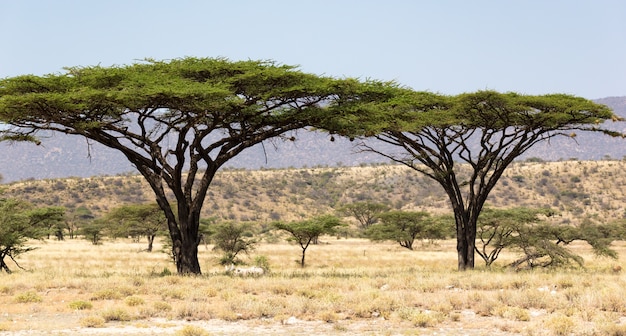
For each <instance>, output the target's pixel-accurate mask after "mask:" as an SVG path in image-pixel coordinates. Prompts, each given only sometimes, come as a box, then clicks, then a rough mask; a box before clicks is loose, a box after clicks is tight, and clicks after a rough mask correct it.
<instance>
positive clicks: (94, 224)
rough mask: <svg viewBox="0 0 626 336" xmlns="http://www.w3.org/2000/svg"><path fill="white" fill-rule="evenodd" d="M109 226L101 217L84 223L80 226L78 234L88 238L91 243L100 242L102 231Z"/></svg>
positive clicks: (98, 243)
mask: <svg viewBox="0 0 626 336" xmlns="http://www.w3.org/2000/svg"><path fill="white" fill-rule="evenodd" d="M108 228H109V224H108V223H107V222H106V221H105V220H104V219H102V218H98V219H95V220H92V221H88V222H86V223H84V224H83V225H82V226H81V227H80V230H79V231H80V234H81V235H83V237H85V239H87V240H89V241H90V242H91V243H92V244H93V245H100V244H102V237H103V236H104V231H105V230H106V229H108Z"/></svg>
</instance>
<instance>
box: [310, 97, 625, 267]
mask: <svg viewBox="0 0 626 336" xmlns="http://www.w3.org/2000/svg"><path fill="white" fill-rule="evenodd" d="M366 89H367V90H369V91H368V92H367V93H364V92H359V90H358V89H356V90H354V91H352V92H350V91H346V92H343V93H342V97H341V99H339V100H338V101H337V102H336V106H337V107H341V110H340V111H337V113H336V117H335V118H334V119H333V120H332V121H330V122H328V123H327V124H325V125H323V126H321V127H323V128H325V129H327V130H329V131H330V132H331V133H338V134H342V135H347V136H350V137H353V138H354V137H361V139H363V138H364V137H370V138H375V139H377V140H378V142H374V141H367V140H363V141H360V142H359V143H358V146H359V147H360V148H361V150H363V151H370V152H374V153H378V154H380V155H382V156H384V157H387V158H388V159H390V160H392V161H394V162H398V163H401V164H403V165H406V166H408V167H410V168H411V169H413V170H415V171H417V172H419V173H422V174H424V175H426V176H428V177H429V178H431V179H433V180H435V181H437V182H438V183H439V184H440V185H441V187H442V188H443V189H444V191H445V192H446V194H447V195H448V198H449V200H450V203H451V206H452V210H453V212H454V216H455V222H456V237H457V254H458V269H459V270H466V269H472V268H474V252H475V242H476V221H477V220H478V216H479V215H480V212H481V210H482V208H483V206H484V204H485V201H486V200H487V197H488V195H489V193H490V192H491V190H492V189H493V188H494V186H495V185H496V183H497V182H498V180H499V179H500V177H501V176H502V174H503V172H504V171H505V169H506V168H507V167H508V166H509V165H510V164H511V162H513V160H514V159H515V158H517V157H519V156H520V155H522V154H524V153H525V152H526V151H527V150H528V149H530V148H531V147H532V146H534V145H535V144H537V143H539V142H543V141H547V140H549V139H552V138H554V137H557V136H568V137H574V136H575V134H576V132H577V131H598V132H603V133H605V134H609V135H613V136H616V135H618V134H617V133H616V132H611V131H609V130H605V129H602V128H600V127H599V126H598V124H599V123H600V122H602V121H604V120H606V119H614V120H615V119H617V117H616V116H615V115H614V114H613V113H612V112H611V110H610V109H609V108H608V107H606V106H604V105H599V104H595V103H593V102H591V101H589V100H587V99H583V98H579V97H574V96H570V95H564V94H550V95H543V96H530V95H521V94H516V93H498V92H494V91H479V92H475V93H467V94H461V95H458V96H442V95H437V94H433V93H427V92H414V91H411V90H408V89H403V88H398V87H396V88H395V89H393V88H389V87H384V86H379V87H368V88H366ZM355 95H356V96H358V97H357V98H355ZM381 143H382V144H384V145H386V146H383V145H380V144H381ZM458 163H466V165H459V164H458ZM464 169H465V171H464Z"/></svg>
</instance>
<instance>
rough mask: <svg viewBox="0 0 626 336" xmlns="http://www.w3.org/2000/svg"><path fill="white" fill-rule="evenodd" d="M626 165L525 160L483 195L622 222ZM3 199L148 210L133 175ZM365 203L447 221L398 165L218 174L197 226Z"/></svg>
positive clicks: (573, 217)
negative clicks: (204, 221) (205, 221)
mask: <svg viewBox="0 0 626 336" xmlns="http://www.w3.org/2000/svg"><path fill="white" fill-rule="evenodd" d="M625 168H626V161H622V160H614V159H607V160H603V161H579V160H567V161H559V162H544V161H542V160H541V159H537V158H531V159H528V160H526V161H524V162H516V163H514V164H513V165H512V166H511V167H510V168H509V169H507V171H506V172H505V175H504V176H503V178H502V179H501V180H500V181H499V184H498V186H497V187H496V188H495V190H494V191H493V192H492V193H491V195H490V197H489V201H488V205H489V206H492V207H497V208H510V207H518V206H526V207H550V208H552V209H554V210H557V211H558V212H559V216H556V217H555V218H553V220H555V221H558V222H560V223H571V224H574V225H575V224H578V223H580V221H581V220H583V219H584V218H590V219H592V220H595V221H598V222H606V221H611V220H616V219H621V218H624V217H626V209H625V207H626V175H624V174H623V171H624V169H625ZM4 188H5V194H4V195H5V197H17V198H20V199H24V200H27V201H30V202H32V203H33V204H35V205H37V206H46V205H48V206H53V205H54V206H64V207H66V208H67V209H68V210H69V211H71V210H72V209H76V208H78V207H86V208H88V209H89V210H91V211H92V212H93V214H94V215H96V216H101V215H103V214H105V213H106V212H107V211H108V210H109V209H112V208H114V207H117V206H120V205H124V204H132V203H147V202H153V201H154V200H153V197H152V196H151V195H152V191H151V190H149V187H148V185H147V184H146V183H145V182H144V181H143V179H142V177H141V176H139V175H118V176H102V177H92V178H65V179H45V180H27V181H21V182H14V183H11V184H8V185H5V186H4ZM358 201H373V202H380V203H385V204H388V205H389V206H390V207H391V208H392V209H401V210H418V211H427V212H429V213H431V214H442V213H451V210H450V207H449V202H448V199H447V197H446V195H445V194H444V193H443V191H442V190H441V187H440V186H439V185H438V184H436V183H435V182H434V181H431V180H430V179H428V178H426V177H424V176H422V175H421V174H419V173H417V172H415V171H413V170H411V169H409V168H406V167H404V166H400V165H362V166H359V167H315V168H300V169H295V168H292V169H267V170H255V171H250V170H237V169H227V170H223V171H221V172H220V173H218V175H217V177H216V179H215V181H214V182H213V184H212V185H211V187H210V188H209V193H208V197H207V198H206V201H205V205H204V208H203V214H204V217H205V218H209V217H210V218H216V219H217V220H218V221H220V220H221V221H236V222H254V223H257V224H259V225H262V226H263V225H268V224H269V223H270V222H272V221H276V220H283V221H291V220H301V219H306V218H310V217H312V216H315V215H320V214H324V213H329V212H334V210H335V209H337V208H339V207H340V206H341V205H344V204H348V203H352V202H358Z"/></svg>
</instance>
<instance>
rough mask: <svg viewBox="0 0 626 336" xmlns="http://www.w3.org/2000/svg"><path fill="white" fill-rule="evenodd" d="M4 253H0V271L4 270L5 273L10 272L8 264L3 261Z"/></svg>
mask: <svg viewBox="0 0 626 336" xmlns="http://www.w3.org/2000/svg"><path fill="white" fill-rule="evenodd" d="M5 256H6V255H4V254H3V255H0V272H2V271H5V272H6V273H7V274H11V270H10V269H9V266H7V264H6V263H5V262H4V257H5Z"/></svg>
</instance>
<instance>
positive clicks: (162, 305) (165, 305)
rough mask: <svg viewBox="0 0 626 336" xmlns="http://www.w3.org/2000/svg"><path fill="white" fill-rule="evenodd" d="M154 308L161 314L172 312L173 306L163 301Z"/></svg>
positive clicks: (156, 303) (153, 305)
mask: <svg viewBox="0 0 626 336" xmlns="http://www.w3.org/2000/svg"><path fill="white" fill-rule="evenodd" d="M152 307H154V309H155V310H157V311H160V312H165V311H170V310H172V305H170V304H169V303H167V302H163V301H157V302H155V303H154V304H152Z"/></svg>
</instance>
